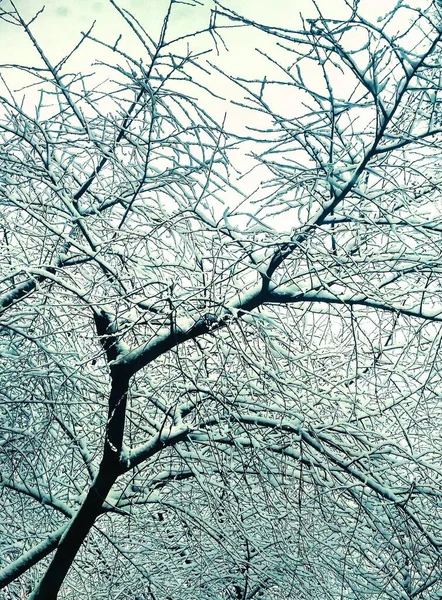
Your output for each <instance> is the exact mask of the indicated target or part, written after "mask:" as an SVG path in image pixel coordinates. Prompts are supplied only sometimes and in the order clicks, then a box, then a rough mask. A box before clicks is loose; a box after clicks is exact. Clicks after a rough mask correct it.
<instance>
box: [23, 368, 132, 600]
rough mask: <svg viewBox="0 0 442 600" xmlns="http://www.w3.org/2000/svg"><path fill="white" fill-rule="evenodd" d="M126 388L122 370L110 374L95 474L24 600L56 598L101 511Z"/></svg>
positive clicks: (112, 474) (112, 472)
mask: <svg viewBox="0 0 442 600" xmlns="http://www.w3.org/2000/svg"><path fill="white" fill-rule="evenodd" d="M128 387H129V377H127V376H125V374H124V373H122V372H115V373H113V377H112V388H111V393H110V397H109V412H108V422H107V427H106V434H105V442H104V452H103V458H102V460H101V464H100V469H99V471H98V475H97V477H96V479H95V481H94V482H93V484H92V486H91V488H90V490H89V492H88V494H87V496H86V499H85V501H84V502H83V504H82V506H81V508H80V510H79V511H78V513H77V514H76V515H75V517H73V519H72V521H71V522H70V524H69V526H68V529H67V530H66V533H65V534H64V535H63V536H62V538H61V540H60V543H59V545H58V547H57V550H56V552H55V554H54V557H53V559H52V561H51V563H50V565H49V567H48V568H47V570H46V573H45V574H44V575H43V578H42V579H41V580H40V582H39V583H38V585H37V586H36V587H35V588H34V591H33V592H32V594H31V595H30V596H29V599H28V600H56V598H57V595H58V592H59V590H60V587H61V585H62V583H63V581H64V579H65V577H66V575H67V573H68V571H69V569H70V567H71V565H72V563H73V561H74V559H75V556H76V555H77V552H78V550H79V549H80V547H81V545H82V544H83V542H84V540H85V539H86V537H87V535H88V533H89V531H90V530H91V528H92V526H93V525H94V523H95V521H96V519H97V517H98V516H99V515H100V514H101V512H102V508H103V503H104V501H105V500H106V496H107V495H108V493H109V492H110V489H111V487H112V486H113V484H114V483H115V481H116V479H117V477H118V475H120V473H121V470H120V464H119V457H120V452H121V446H122V442H123V432H124V421H125V414H126V401H127V390H128Z"/></svg>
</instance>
